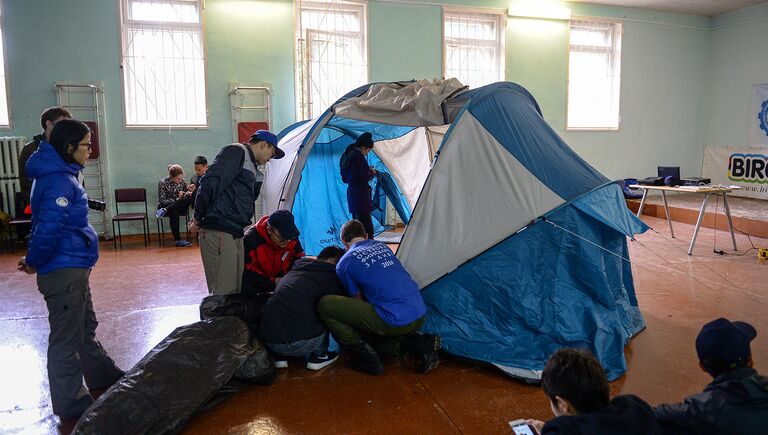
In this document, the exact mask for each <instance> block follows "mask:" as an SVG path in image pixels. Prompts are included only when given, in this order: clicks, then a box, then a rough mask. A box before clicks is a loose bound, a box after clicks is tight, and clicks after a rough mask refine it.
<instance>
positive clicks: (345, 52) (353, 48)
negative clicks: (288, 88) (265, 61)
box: [294, 0, 368, 119]
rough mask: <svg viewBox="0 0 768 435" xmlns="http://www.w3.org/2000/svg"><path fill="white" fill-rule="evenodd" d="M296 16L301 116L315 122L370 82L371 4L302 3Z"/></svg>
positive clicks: (331, 1)
mask: <svg viewBox="0 0 768 435" xmlns="http://www.w3.org/2000/svg"><path fill="white" fill-rule="evenodd" d="M294 4H295V14H296V39H295V40H296V89H297V90H298V92H297V93H296V116H297V119H310V118H315V117H317V116H319V115H321V114H322V113H323V111H324V110H325V109H327V108H328V107H329V106H331V105H332V104H333V103H334V102H335V101H336V100H338V99H339V98H340V97H342V96H344V94H346V93H347V92H348V91H349V90H350V89H355V88H357V87H359V86H362V85H364V84H366V83H368V49H367V47H368V42H367V38H368V29H367V26H368V25H367V16H368V15H367V12H366V8H367V4H366V3H365V2H345V1H337V0H330V1H301V0H297V1H296V2H295V3H294Z"/></svg>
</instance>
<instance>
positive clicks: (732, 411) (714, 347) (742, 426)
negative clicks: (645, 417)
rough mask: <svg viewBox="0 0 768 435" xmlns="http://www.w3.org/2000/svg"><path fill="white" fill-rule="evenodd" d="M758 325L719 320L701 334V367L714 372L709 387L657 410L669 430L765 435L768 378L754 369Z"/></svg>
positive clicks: (660, 419)
mask: <svg viewBox="0 0 768 435" xmlns="http://www.w3.org/2000/svg"><path fill="white" fill-rule="evenodd" d="M756 336H757V331H756V330H755V328H753V327H752V325H750V324H748V323H745V322H731V321H730V320H728V319H724V318H719V319H717V320H714V321H712V322H709V323H707V324H706V325H704V327H703V328H701V332H699V335H698V336H697V337H696V353H697V354H698V356H699V366H700V367H701V369H702V370H704V371H705V372H707V373H709V375H710V376H712V378H713V380H712V383H711V384H709V385H707V386H706V387H705V388H704V391H703V392H701V393H699V394H695V395H693V396H690V397H687V398H686V399H685V400H684V401H683V402H682V403H676V404H668V405H659V406H657V407H656V408H654V410H653V413H654V414H655V415H656V419H657V420H658V421H659V424H660V425H661V428H662V429H663V430H664V433H670V434H704V435H706V434H724V433H733V434H764V433H766V431H768V377H765V376H761V375H759V374H758V373H757V371H756V370H755V369H754V368H752V366H753V364H752V351H751V349H750V342H751V341H752V340H754V338H755V337H756Z"/></svg>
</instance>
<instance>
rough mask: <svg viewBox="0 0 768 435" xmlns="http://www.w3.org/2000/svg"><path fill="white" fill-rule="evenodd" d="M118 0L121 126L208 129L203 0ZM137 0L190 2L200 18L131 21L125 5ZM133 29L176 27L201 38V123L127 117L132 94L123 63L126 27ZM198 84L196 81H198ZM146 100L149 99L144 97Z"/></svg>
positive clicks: (173, 28)
mask: <svg viewBox="0 0 768 435" xmlns="http://www.w3.org/2000/svg"><path fill="white" fill-rule="evenodd" d="M117 2H118V10H119V15H120V17H119V23H118V24H119V28H120V53H119V56H120V68H121V70H122V73H121V74H120V78H121V82H122V88H123V125H124V127H125V128H127V129H167V128H169V127H173V128H176V129H205V128H208V124H209V118H210V113H209V104H208V62H207V58H208V56H207V49H206V44H205V18H204V15H205V14H204V11H205V1H204V0H117ZM136 2H144V3H150V4H176V5H183V4H190V3H194V4H197V8H198V9H197V10H198V11H199V17H198V18H199V19H198V22H197V23H184V22H162V21H150V20H133V19H130V13H129V11H128V7H129V6H130V5H131V4H132V3H136ZM132 28H150V29H157V30H160V31H165V30H175V31H188V32H193V33H196V36H197V38H199V41H200V47H201V49H202V62H203V76H202V79H201V80H202V82H203V83H202V87H203V99H202V104H203V106H204V107H203V111H204V112H205V120H204V122H200V123H195V122H184V121H178V122H177V121H171V122H168V121H167V120H164V121H162V122H159V121H158V122H150V123H141V122H138V121H137V122H132V120H130V119H129V118H130V116H129V98H131V96H130V95H129V89H128V88H129V85H128V83H127V79H126V75H127V74H128V72H127V69H126V68H127V65H126V57H125V55H126V49H127V47H128V45H129V41H128V40H127V38H128V37H129V33H128V30H130V29H132ZM198 86H199V84H198ZM147 100H148V99H147ZM147 100H145V101H144V102H145V103H147V104H150V102H149V101H147Z"/></svg>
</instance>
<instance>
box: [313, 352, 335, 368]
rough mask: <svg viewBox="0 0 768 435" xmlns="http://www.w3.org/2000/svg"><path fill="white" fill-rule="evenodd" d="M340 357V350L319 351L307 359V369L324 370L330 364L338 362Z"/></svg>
mask: <svg viewBox="0 0 768 435" xmlns="http://www.w3.org/2000/svg"><path fill="white" fill-rule="evenodd" d="M337 359H339V353H338V352H318V353H313V354H312V355H310V356H309V360H308V361H307V369H309V370H322V369H324V368H326V367H328V366H329V365H331V364H333V363H335V362H336V360H337Z"/></svg>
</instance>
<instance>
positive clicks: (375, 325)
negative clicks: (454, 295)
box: [317, 220, 442, 375]
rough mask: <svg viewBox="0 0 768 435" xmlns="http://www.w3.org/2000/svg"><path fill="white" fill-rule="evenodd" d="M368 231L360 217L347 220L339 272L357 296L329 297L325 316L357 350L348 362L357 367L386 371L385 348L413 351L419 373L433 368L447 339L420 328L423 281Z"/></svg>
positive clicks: (324, 305) (423, 311)
mask: <svg viewBox="0 0 768 435" xmlns="http://www.w3.org/2000/svg"><path fill="white" fill-rule="evenodd" d="M367 236H368V234H367V233H366V231H365V228H364V227H363V224H362V223H360V221H357V220H351V221H349V222H347V223H345V224H344V225H342V227H341V240H342V242H344V246H346V247H347V253H346V254H344V256H343V257H341V260H339V262H338V264H337V265H336V274H337V275H339V279H340V280H341V283H342V284H343V285H344V288H345V289H346V291H347V293H348V294H349V296H351V297H348V296H335V295H331V296H324V297H323V298H322V299H320V303H319V304H318V305H317V311H318V313H320V318H321V319H323V322H325V324H326V325H328V329H330V330H331V333H333V336H334V338H335V339H336V340H337V341H338V342H339V343H341V344H343V345H345V346H347V348H348V349H351V350H352V351H353V352H354V353H355V355H354V357H353V358H352V359H350V360H349V361H348V364H349V366H350V367H351V368H352V369H353V370H357V371H360V372H364V373H368V374H371V375H379V374H381V373H383V372H384V366H383V365H382V364H381V359H380V358H379V352H382V353H386V354H390V355H393V356H402V355H406V354H411V355H412V356H413V357H414V362H415V368H416V372H417V373H428V372H431V371H432V370H434V369H435V368H437V366H438V364H439V362H440V361H439V358H438V350H440V345H441V341H442V340H441V338H440V336H437V335H432V334H418V333H417V331H418V330H419V328H421V326H422V325H423V324H424V320H425V317H426V316H425V315H426V312H427V308H426V306H425V305H424V299H422V297H421V292H420V291H419V286H418V285H417V284H416V282H415V281H414V280H413V279H412V278H411V276H410V275H409V274H408V271H406V270H405V268H404V267H403V265H402V264H400V261H398V259H397V257H395V254H394V253H393V252H392V250H391V249H389V246H387V245H386V244H384V243H382V242H379V241H376V240H367ZM364 337H365V339H366V340H369V341H370V342H371V343H373V344H374V345H376V347H377V350H375V349H374V348H373V347H372V346H371V345H370V344H368V342H366V341H365V340H364Z"/></svg>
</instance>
